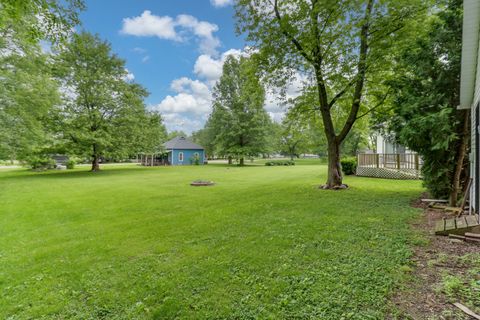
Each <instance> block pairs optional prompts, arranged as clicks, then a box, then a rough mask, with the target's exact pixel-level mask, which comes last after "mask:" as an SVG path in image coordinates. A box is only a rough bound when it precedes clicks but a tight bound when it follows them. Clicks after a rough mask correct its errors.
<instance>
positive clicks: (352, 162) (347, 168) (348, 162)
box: [340, 157, 357, 176]
mask: <svg viewBox="0 0 480 320" xmlns="http://www.w3.org/2000/svg"><path fill="white" fill-rule="evenodd" d="M340 164H341V165H342V172H343V174H344V175H347V176H348V175H352V174H355V172H356V170H357V158H355V157H348V158H343V159H342V160H340Z"/></svg>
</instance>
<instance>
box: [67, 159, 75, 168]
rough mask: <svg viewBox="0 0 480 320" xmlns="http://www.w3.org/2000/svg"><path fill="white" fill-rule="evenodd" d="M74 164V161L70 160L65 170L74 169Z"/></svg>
mask: <svg viewBox="0 0 480 320" xmlns="http://www.w3.org/2000/svg"><path fill="white" fill-rule="evenodd" d="M75 164H76V162H75V160H72V159H70V160H68V161H67V163H66V165H67V169H75Z"/></svg>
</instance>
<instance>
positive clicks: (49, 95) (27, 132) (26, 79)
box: [0, 50, 60, 160]
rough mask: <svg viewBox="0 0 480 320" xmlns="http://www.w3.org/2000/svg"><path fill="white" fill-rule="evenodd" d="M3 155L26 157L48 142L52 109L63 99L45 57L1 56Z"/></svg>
mask: <svg viewBox="0 0 480 320" xmlns="http://www.w3.org/2000/svg"><path fill="white" fill-rule="evenodd" d="M0 61H1V62H2V63H0V78H1V81H0V159H10V160H15V159H16V160H27V159H28V158H29V156H33V155H35V154H36V153H38V152H41V150H42V149H43V148H44V147H45V146H46V145H47V144H48V143H49V140H50V139H51V135H50V134H49V130H48V119H49V112H50V110H51V109H52V108H53V107H54V106H55V105H58V104H59V103H60V95H59V94H58V86H57V83H56V82H55V81H54V80H53V79H52V78H51V74H50V70H49V67H48V65H47V63H46V57H45V56H43V55H41V54H39V53H37V52H31V51H30V50H29V52H28V53H27V54H26V55H9V56H6V57H2V58H0Z"/></svg>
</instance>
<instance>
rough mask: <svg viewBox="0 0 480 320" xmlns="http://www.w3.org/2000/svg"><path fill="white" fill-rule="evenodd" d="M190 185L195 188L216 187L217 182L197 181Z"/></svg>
mask: <svg viewBox="0 0 480 320" xmlns="http://www.w3.org/2000/svg"><path fill="white" fill-rule="evenodd" d="M190 185H191V186H194V187H208V186H213V185H215V182H213V181H207V180H195V181H193V182H192V183H190Z"/></svg>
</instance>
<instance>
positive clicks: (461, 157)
mask: <svg viewBox="0 0 480 320" xmlns="http://www.w3.org/2000/svg"><path fill="white" fill-rule="evenodd" d="M462 113H463V125H462V134H461V136H460V143H459V144H458V149H457V156H456V159H455V172H454V174H453V180H452V192H451V193H450V206H452V207H456V206H457V201H458V197H459V193H460V190H461V187H460V177H461V175H462V171H463V169H464V167H463V164H464V161H465V155H466V154H467V147H468V139H469V128H470V117H469V113H468V112H467V111H462ZM465 196H466V195H465Z"/></svg>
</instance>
